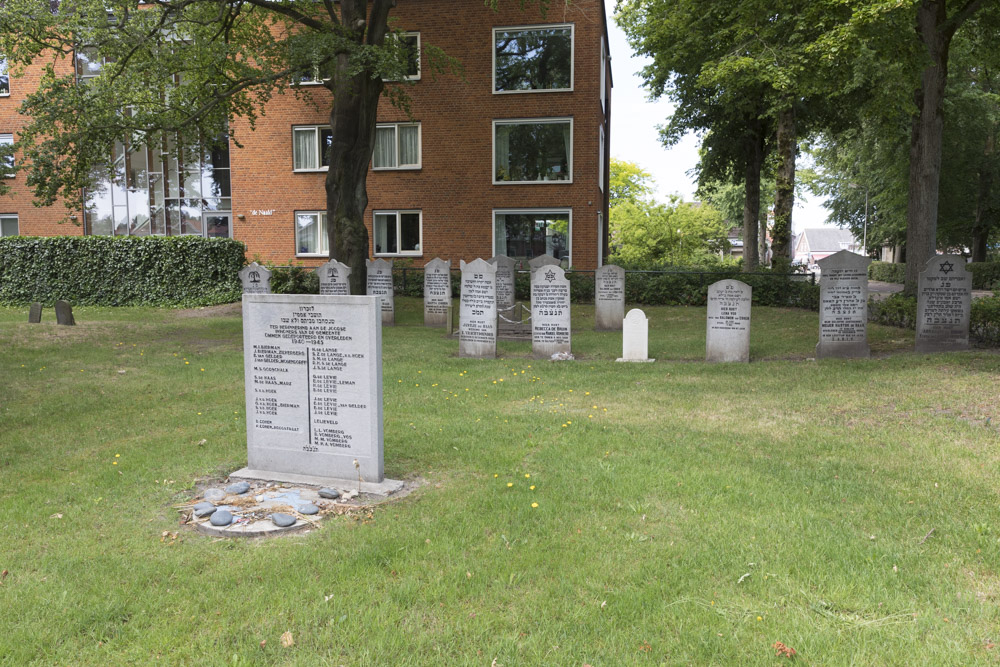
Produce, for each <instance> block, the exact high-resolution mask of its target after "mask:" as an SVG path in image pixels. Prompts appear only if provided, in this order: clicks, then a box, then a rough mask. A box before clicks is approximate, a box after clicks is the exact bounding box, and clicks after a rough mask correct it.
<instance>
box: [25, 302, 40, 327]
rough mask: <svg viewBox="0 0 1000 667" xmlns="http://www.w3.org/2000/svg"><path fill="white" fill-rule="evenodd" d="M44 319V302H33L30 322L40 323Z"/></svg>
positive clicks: (29, 314)
mask: <svg viewBox="0 0 1000 667" xmlns="http://www.w3.org/2000/svg"><path fill="white" fill-rule="evenodd" d="M41 321H42V304H40V303H38V302H37V301H36V302H34V303H33V304H31V308H30V309H29V310H28V323H29V324H38V323H39V322H41Z"/></svg>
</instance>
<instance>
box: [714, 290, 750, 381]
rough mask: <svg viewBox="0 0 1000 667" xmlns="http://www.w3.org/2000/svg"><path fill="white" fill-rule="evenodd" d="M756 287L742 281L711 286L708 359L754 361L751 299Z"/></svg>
mask: <svg viewBox="0 0 1000 667" xmlns="http://www.w3.org/2000/svg"><path fill="white" fill-rule="evenodd" d="M751 292H752V288H751V287H750V286H749V285H747V284H746V283H744V282H740V281H739V280H720V281H719V282H717V283H713V284H711V285H709V286H708V316H707V317H706V325H705V361H721V362H725V361H741V362H744V363H746V362H749V361H750V298H751Z"/></svg>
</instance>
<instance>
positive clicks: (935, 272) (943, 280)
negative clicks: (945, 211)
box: [916, 255, 972, 352]
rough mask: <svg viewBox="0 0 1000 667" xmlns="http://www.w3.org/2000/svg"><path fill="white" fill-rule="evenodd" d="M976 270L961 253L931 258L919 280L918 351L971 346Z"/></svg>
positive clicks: (941, 350)
mask: <svg viewBox="0 0 1000 667" xmlns="http://www.w3.org/2000/svg"><path fill="white" fill-rule="evenodd" d="M971 308H972V273H970V272H969V271H968V270H966V268H965V259H963V258H962V257H960V256H959V255H937V256H934V257H931V258H930V259H929V260H927V264H925V265H924V270H923V271H921V272H920V276H919V278H918V280H917V341H916V348H917V352H944V351H947V350H967V349H969V315H970V312H971Z"/></svg>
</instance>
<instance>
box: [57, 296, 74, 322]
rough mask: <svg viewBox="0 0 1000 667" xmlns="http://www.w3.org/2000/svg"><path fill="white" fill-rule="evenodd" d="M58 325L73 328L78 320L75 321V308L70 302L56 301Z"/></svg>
mask: <svg viewBox="0 0 1000 667" xmlns="http://www.w3.org/2000/svg"><path fill="white" fill-rule="evenodd" d="M56 324H63V325H66V326H73V325H75V324H76V320H75V319H73V306H71V305H69V301H56Z"/></svg>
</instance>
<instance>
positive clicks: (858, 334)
mask: <svg viewBox="0 0 1000 667" xmlns="http://www.w3.org/2000/svg"><path fill="white" fill-rule="evenodd" d="M818 263H819V268H820V280H819V302H820V303H819V343H818V344H817V345H816V356H817V357H818V358H823V357H842V358H850V357H868V356H870V354H871V351H870V350H869V348H868V265H869V264H870V263H871V259H869V258H868V257H864V256H862V255H858V254H856V253H853V252H849V251H847V250H841V251H840V252H837V253H834V254H832V255H830V256H829V257H824V258H823V259H821V260H819V262H818Z"/></svg>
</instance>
